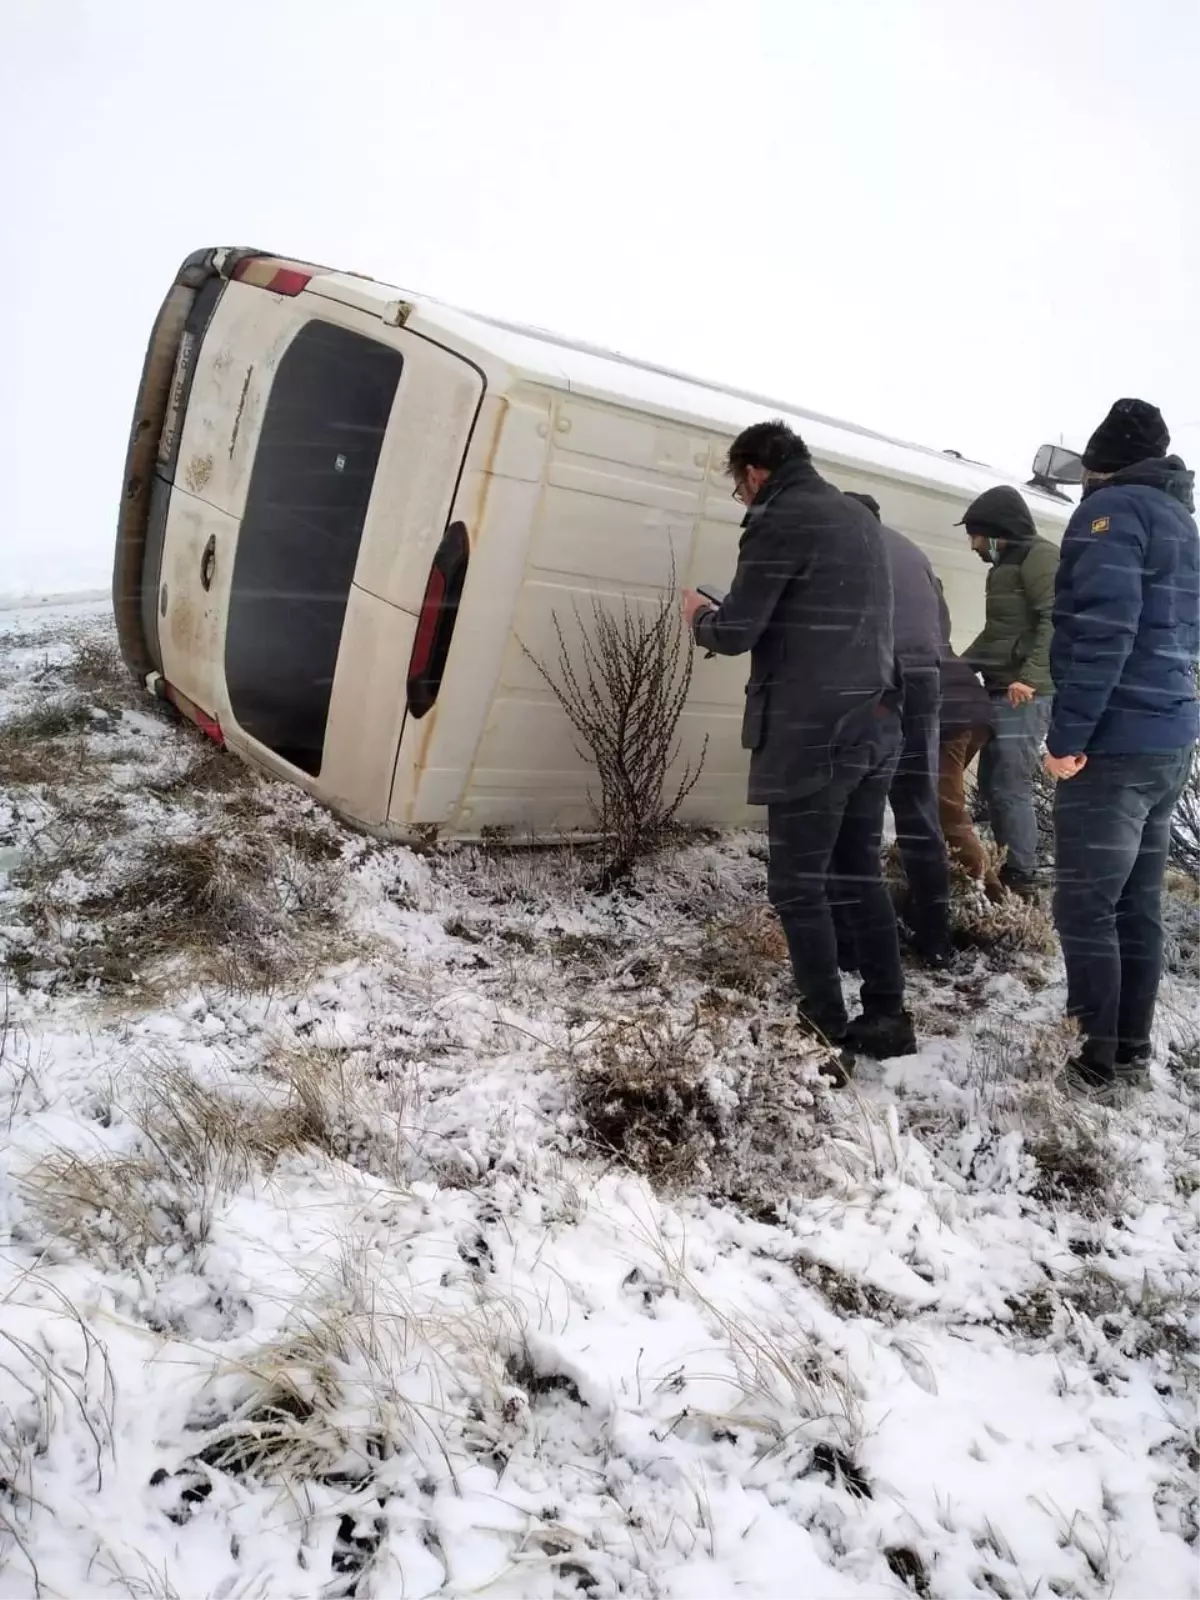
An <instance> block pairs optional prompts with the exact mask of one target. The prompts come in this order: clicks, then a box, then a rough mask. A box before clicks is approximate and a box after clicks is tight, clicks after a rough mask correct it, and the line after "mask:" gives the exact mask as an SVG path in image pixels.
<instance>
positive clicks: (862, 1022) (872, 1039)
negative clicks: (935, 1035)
mask: <svg viewBox="0 0 1200 1600" xmlns="http://www.w3.org/2000/svg"><path fill="white" fill-rule="evenodd" d="M842 1043H843V1044H844V1045H845V1046H846V1048H847V1049H848V1050H854V1051H857V1052H858V1054H859V1055H864V1056H871V1057H873V1058H874V1060H876V1061H887V1060H888V1059H889V1058H890V1057H891V1056H911V1055H915V1054H916V1049H917V1035H916V1031H915V1029H914V1028H913V1020H912V1018H911V1017H910V1016H909V1014H908V1012H907V1011H875V1012H867V1011H864V1012H863V1014H862V1016H860V1017H855V1019H854V1021H853V1022H852V1023H851V1024H850V1026H849V1027H848V1028H847V1029H846V1036H845V1038H844V1039H843V1040H842Z"/></svg>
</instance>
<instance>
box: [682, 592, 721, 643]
mask: <svg viewBox="0 0 1200 1600" xmlns="http://www.w3.org/2000/svg"><path fill="white" fill-rule="evenodd" d="M679 603H680V608H681V610H682V611H683V625H684V627H685V628H686V629H687V631H688V632H689V633H691V631H692V625H693V624H694V622H695V621H696V618H697V617H698V616H699V615H700V613H701V612H702V611H711V610H712V609H713V603H712V601H711V600H706V599H705V598H704V596H703V595H702V594H697V593H696V591H695V589H684V590H683V591H682V592H681V593H680V596H679Z"/></svg>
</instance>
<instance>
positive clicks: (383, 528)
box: [160, 277, 483, 815]
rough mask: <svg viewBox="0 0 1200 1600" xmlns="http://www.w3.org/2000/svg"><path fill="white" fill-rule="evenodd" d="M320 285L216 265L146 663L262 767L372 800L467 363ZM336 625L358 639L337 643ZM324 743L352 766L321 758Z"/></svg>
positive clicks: (447, 477) (462, 435)
mask: <svg viewBox="0 0 1200 1600" xmlns="http://www.w3.org/2000/svg"><path fill="white" fill-rule="evenodd" d="M328 284H329V280H327V279H323V278H321V277H317V278H315V279H314V280H313V282H312V283H311V286H310V287H307V288H304V289H303V290H302V291H298V292H297V293H295V294H294V295H287V294H283V295H281V294H279V293H277V292H272V291H270V290H267V289H265V288H263V287H257V286H254V285H253V284H252V283H248V282H233V283H229V284H228V285H227V287H226V290H225V294H224V296H223V298H222V301H221V304H220V306H219V307H218V309H217V312H216V314H215V315H214V317H213V319H212V323H211V326H210V329H209V333H208V337H207V338H206V340H205V345H204V349H203V351H202V353H201V356H200V359H199V362H198V364H197V371H196V376H195V379H194V382H193V386H192V394H191V403H190V405H189V408H188V415H187V419H186V424H185V433H184V438H183V441H182V444H181V447H180V451H179V467H178V470H177V472H176V477H175V496H176V500H177V502H178V503H177V504H173V507H172V517H171V529H170V537H169V538H168V541H167V543H168V548H167V550H166V551H165V552H164V577H165V581H166V585H167V610H166V613H165V615H164V618H163V626H162V628H161V629H160V633H161V636H162V639H163V673H164V676H165V677H166V678H167V680H168V681H169V682H170V683H171V684H173V685H175V687H176V688H177V689H178V690H180V691H181V692H182V693H183V694H184V695H185V696H187V697H188V698H189V699H192V700H193V701H195V702H196V704H197V705H198V706H199V707H200V708H201V709H202V710H205V711H208V712H210V713H212V714H213V715H214V716H216V717H217V718H218V719H219V721H220V723H221V726H222V729H223V730H225V731H226V733H227V734H228V735H229V736H230V739H231V742H234V743H236V744H238V745H239V746H240V747H242V748H243V749H245V750H246V752H247V753H248V754H251V755H256V756H258V757H259V758H260V759H264V760H265V761H266V763H267V764H268V765H278V764H279V763H280V762H283V763H286V764H287V766H288V767H289V768H291V769H294V770H296V771H299V772H301V773H304V774H306V775H307V776H308V777H309V778H310V779H316V778H317V777H318V776H320V778H321V787H322V789H324V788H325V786H326V779H327V778H329V779H330V781H331V782H332V785H333V789H334V791H335V793H336V795H337V796H340V797H341V798H343V799H344V800H345V801H346V802H347V803H349V801H350V800H351V798H353V801H354V804H355V805H356V806H362V805H366V803H367V801H366V795H365V794H364V792H363V788H364V784H366V786H367V787H368V788H373V787H375V786H376V785H377V784H380V783H381V784H382V785H383V789H384V791H385V792H384V795H383V798H382V800H379V801H375V800H374V799H372V802H371V806H370V809H372V810H374V809H376V808H377V807H378V806H386V789H387V787H388V785H389V784H390V777H391V768H392V765H393V764H394V759H395V750H396V747H397V745H398V742H399V730H400V720H401V718H402V716H403V709H404V680H405V672H406V668H407V665H408V658H409V653H410V651H411V648H412V644H413V637H414V634H415V631H416V622H417V613H418V611H419V609H420V600H421V595H422V593H423V592H424V588H425V584H426V581H427V578H428V568H429V563H430V561H431V559H432V556H433V553H434V551H436V549H437V548H438V545H439V542H440V541H441V539H442V537H443V535H444V533H445V528H446V522H447V519H448V517H449V514H450V508H451V505H452V503H453V498H454V493H455V488H456V486H457V482H458V478H459V474H460V471H461V468H462V462H463V458H464V455H465V452H466V448H467V445H468V443H469V440H470V437H471V430H472V427H473V425H474V420H475V416H476V414H477V411H478V406H479V402H480V399H481V397H482V392H483V378H482V374H481V373H479V372H478V370H477V369H476V368H474V367H473V366H472V365H471V364H469V363H467V362H464V361H462V360H461V359H460V358H458V357H456V356H454V355H453V354H452V353H451V352H448V351H445V350H443V349H441V348H440V347H438V346H436V345H434V344H433V343H432V342H431V341H429V340H427V339H425V338H423V337H422V336H421V335H419V334H416V333H413V332H410V331H408V330H407V329H405V328H404V327H403V326H395V327H393V326H389V325H388V323H387V322H385V321H384V319H383V316H382V315H381V314H380V312H378V311H377V312H375V313H374V314H372V312H371V311H370V310H368V309H366V308H363V307H359V306H352V305H346V304H344V303H343V302H342V301H340V300H338V299H334V298H331V297H330V296H329V295H328V294H327V293H326V292H325V290H326V287H328ZM377 612H378V613H379V615H376V613H377ZM368 613H369V615H368ZM169 619H174V621H173V622H171V623H169ZM168 623H169V625H168ZM344 635H345V637H346V638H347V639H352V638H359V639H365V638H368V637H369V638H370V639H371V641H372V644H371V647H370V649H369V650H365V651H364V650H356V649H347V650H346V651H345V652H344V653H343V650H342V641H343V636H344ZM383 646H386V649H384V656H385V657H386V659H381V657H380V649H381V648H382V647H383ZM343 656H344V658H343ZM393 656H394V657H395V659H394V660H393V659H392V658H393ZM342 679H345V685H344V689H343V688H341V687H339V686H340V684H341V680H342ZM339 705H340V706H341V711H340V713H339V709H338V708H339ZM339 715H340V716H341V718H342V722H343V723H344V724H345V726H344V728H343V729H342V730H341V731H340V732H339V730H338V728H337V727H336V726H335V724H336V723H337V721H338V718H339ZM327 734H328V735H329V738H330V740H331V741H332V744H331V745H330V746H329V748H327ZM389 742H390V748H386V746H388V745H389ZM380 743H382V744H383V745H384V746H385V748H383V749H382V750H380V749H379V748H378V746H379V745H380ZM334 746H336V748H337V751H338V754H339V760H340V762H341V764H342V765H343V766H347V765H348V766H349V767H351V768H354V769H355V771H354V772H344V773H341V774H329V773H328V771H327V766H328V763H327V760H326V758H327V756H328V754H329V749H330V748H333V747H334ZM364 763H367V764H369V765H370V766H371V767H372V768H374V767H375V766H376V765H378V768H379V772H378V773H377V774H373V775H372V776H371V777H370V779H369V780H368V776H367V773H366V770H365V767H364ZM381 815H382V812H381Z"/></svg>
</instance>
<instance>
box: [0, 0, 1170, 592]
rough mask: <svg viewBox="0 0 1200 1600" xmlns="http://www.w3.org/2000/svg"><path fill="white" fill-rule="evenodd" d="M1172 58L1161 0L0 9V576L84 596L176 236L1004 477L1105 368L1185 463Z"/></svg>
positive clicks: (170, 1)
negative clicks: (428, 304) (491, 322)
mask: <svg viewBox="0 0 1200 1600" xmlns="http://www.w3.org/2000/svg"><path fill="white" fill-rule="evenodd" d="M1198 67H1200V5H1197V3H1196V0H1139V3H1138V5H1137V6H1133V5H1132V4H1131V3H1130V0H983V3H975V4H971V3H969V0H759V3H755V0H605V3H604V4H603V5H602V6H601V5H595V4H589V5H584V4H582V3H580V0H575V3H571V0H428V3H427V0H327V3H323V4H320V5H318V4H315V3H313V0H290V3H289V0H237V3H230V0H205V3H204V4H202V5H187V6H185V5H183V4H181V3H179V0H157V3H156V0H104V3H97V0H6V4H5V5H4V6H3V8H2V9H0V119H2V120H3V130H2V135H0V151H3V159H4V162H5V168H6V170H5V175H4V213H5V216H6V220H7V222H8V228H7V230H6V231H7V249H6V250H5V252H4V257H3V261H2V263H0V278H2V282H0V287H2V291H3V292H2V293H0V318H2V319H3V326H2V328H0V332H2V334H3V343H2V345H0V349H2V350H3V352H4V356H3V361H2V364H0V371H2V372H3V385H4V386H3V391H2V392H0V407H2V421H3V432H2V437H3V441H4V451H5V457H6V459H5V462H4V468H5V477H6V480H7V482H8V484H9V485H10V494H9V497H8V515H7V517H6V519H5V521H6V526H5V527H4V528H3V531H2V532H0V593H4V592H9V593H11V592H21V591H29V590H40V591H54V590H62V589H75V588H85V587H100V586H103V585H105V584H107V582H108V578H109V571H110V563H111V550H112V540H113V533H114V523H115V513H116V503H117V497H118V491H119V485H120V479H121V469H122V464H123V457H124V448H125V436H126V430H127V428H128V424H129V417H130V413H131V410H132V406H133V399H134V393H135V390H136V386H137V380H138V375H139V372H140V368H141V360H142V355H143V351H144V347H145V341H146V336H147V334H148V332H149V329H150V324H151V321H152V320H153V317H154V315H155V312H156V311H157V308H158V304H159V302H160V300H161V298H162V296H163V294H164V292H165V290H166V288H167V286H168V283H169V281H170V279H171V276H172V274H173V272H174V269H175V267H176V266H177V265H178V263H179V261H180V260H181V259H182V258H183V256H184V255H186V254H187V252H188V251H189V250H192V249H194V248H197V247H199V246H201V245H210V244H252V245H261V246H263V247H266V248H269V249H272V250H277V251H279V252H281V253H285V254H294V255H298V256H302V257H308V258H310V259H313V260H317V261H322V262H325V263H327V264H328V265H331V266H338V267H348V268H351V269H353V270H356V271H360V272H365V273H368V274H370V275H371V276H374V277H379V278H383V279H390V280H392V281H395V282H398V283H400V284H402V285H404V286H406V287H409V288H414V289H424V290H427V291H429V292H430V293H433V294H436V295H438V296H439V297H441V298H445V299H448V300H451V301H454V302H456V303H459V304H462V305H466V306H471V307H474V308H477V309H479V310H484V311H490V312H492V313H495V314H499V315H503V316H507V317H511V318H516V319H521V320H528V321H535V322H538V323H541V324H543V325H545V326H550V327H556V328H559V329H561V330H562V331H565V332H567V333H572V334H577V335H579V336H581V337H584V338H589V339H592V340H595V341H597V342H599V343H604V344H610V345H615V346H616V347H618V348H620V349H622V350H624V351H626V352H627V353H629V354H634V355H644V356H648V357H651V358H655V359H658V360H660V361H664V362H667V363H669V364H673V365H677V366H681V367H684V368H687V369H690V370H693V371H696V372H698V373H700V374H702V375H705V376H711V377H714V378H717V379H726V380H728V381H730V382H733V383H737V384H740V385H743V386H747V387H754V388H761V389H763V390H764V391H765V392H767V393H774V394H778V395H780V396H782V397H785V398H788V399H792V400H794V401H796V402H797V403H799V404H802V405H806V406H809V407H812V408H814V409H818V410H825V411H829V412H832V413H833V414H835V415H840V416H844V417H847V418H849V419H852V420H854V421H858V422H862V423H866V424H868V425H871V426H875V427H879V428H882V429H885V430H887V431H890V432H894V433H898V434H900V435H902V436H904V437H907V438H912V439H915V440H919V441H920V442H922V443H925V444H930V445H933V446H935V447H936V448H939V449H940V448H945V447H947V446H950V447H953V448H955V449H958V450H961V451H963V452H964V453H965V454H967V455H971V456H975V457H978V458H980V459H983V460H987V461H991V462H993V463H994V464H996V465H998V466H1003V467H1006V468H1008V469H1010V470H1014V471H1019V472H1024V471H1025V469H1026V468H1027V465H1028V462H1029V460H1030V458H1031V457H1032V453H1033V450H1034V448H1035V447H1036V445H1038V444H1039V443H1041V442H1042V441H1043V439H1048V438H1057V437H1058V435H1059V434H1060V432H1061V433H1063V434H1064V435H1065V436H1066V439H1067V442H1068V443H1074V444H1076V445H1078V444H1080V443H1082V442H1083V440H1084V439H1085V438H1086V436H1087V434H1088V433H1089V432H1090V431H1091V428H1092V427H1093V426H1094V425H1095V423H1096V422H1097V421H1098V420H1099V419H1100V417H1101V416H1102V415H1103V413H1104V411H1105V410H1106V409H1107V407H1108V405H1109V403H1110V402H1111V401H1112V400H1113V399H1115V398H1117V397H1118V396H1119V395H1123V394H1137V395H1141V396H1142V397H1143V398H1146V399H1149V400H1152V401H1154V402H1155V403H1156V404H1157V405H1159V406H1160V407H1161V408H1162V410H1163V412H1164V415H1165V416H1166V419H1167V422H1168V424H1169V426H1170V427H1171V429H1172V432H1173V434H1174V436H1175V447H1176V448H1177V449H1179V450H1181V452H1182V453H1183V454H1184V455H1185V456H1189V457H1191V458H1196V457H1200V381H1198V379H1197V376H1196V373H1197V357H1198V356H1200V229H1198V225H1197V208H1198V206H1200V71H1198ZM1191 464H1195V461H1194V460H1193V461H1192V462H1191ZM14 483H15V486H16V493H15V496H14V495H13V494H12V493H11V486H12V485H13V484H14Z"/></svg>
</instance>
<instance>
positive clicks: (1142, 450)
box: [1083, 400, 1171, 473]
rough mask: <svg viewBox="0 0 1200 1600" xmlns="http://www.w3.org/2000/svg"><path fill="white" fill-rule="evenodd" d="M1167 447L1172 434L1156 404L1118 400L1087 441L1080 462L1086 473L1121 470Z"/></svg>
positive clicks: (1153, 456) (1153, 455)
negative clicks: (1081, 461)
mask: <svg viewBox="0 0 1200 1600" xmlns="http://www.w3.org/2000/svg"><path fill="white" fill-rule="evenodd" d="M1170 447H1171V435H1170V434H1169V433H1168V431H1167V425H1166V423H1165V422H1164V421H1163V419H1162V412H1161V411H1160V410H1159V409H1158V407H1157V406H1152V405H1151V404H1150V403H1149V401H1147V400H1118V401H1117V402H1116V404H1115V405H1114V406H1113V408H1112V410H1111V411H1110V412H1109V413H1108V415H1107V416H1106V417H1105V419H1104V421H1103V422H1102V423H1101V424H1100V426H1099V427H1098V428H1097V429H1096V431H1095V433H1094V434H1093V435H1092V437H1091V438H1090V439H1089V440H1088V442H1087V449H1086V450H1085V451H1084V452H1083V464H1084V466H1085V467H1086V468H1087V469H1088V471H1089V472H1103V473H1107V472H1120V470H1121V468H1122V467H1132V466H1136V465H1137V463H1138V462H1139V461H1152V460H1156V459H1157V458H1158V457H1159V456H1165V455H1166V453H1167V451H1168V450H1169V449H1170Z"/></svg>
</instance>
